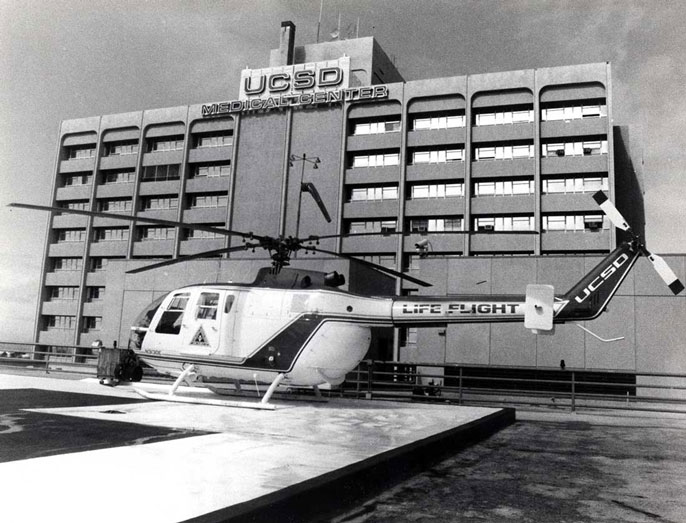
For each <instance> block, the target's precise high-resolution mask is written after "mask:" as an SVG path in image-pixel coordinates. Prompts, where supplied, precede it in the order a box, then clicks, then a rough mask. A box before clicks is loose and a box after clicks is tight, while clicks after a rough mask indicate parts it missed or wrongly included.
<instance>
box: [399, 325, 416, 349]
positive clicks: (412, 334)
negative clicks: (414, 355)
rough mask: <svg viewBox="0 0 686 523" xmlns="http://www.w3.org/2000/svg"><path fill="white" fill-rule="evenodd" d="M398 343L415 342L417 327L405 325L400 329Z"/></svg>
mask: <svg viewBox="0 0 686 523" xmlns="http://www.w3.org/2000/svg"><path fill="white" fill-rule="evenodd" d="M400 344H401V345H402V346H404V347H405V346H407V345H416V344H417V327H405V328H402V329H400Z"/></svg>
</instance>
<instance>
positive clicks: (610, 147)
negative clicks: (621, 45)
mask: <svg viewBox="0 0 686 523" xmlns="http://www.w3.org/2000/svg"><path fill="white" fill-rule="evenodd" d="M605 78H606V80H605V105H607V185H608V188H609V189H610V200H611V201H612V202H615V201H616V200H615V198H616V196H617V193H616V191H615V142H614V133H613V132H612V124H613V118H612V113H613V111H612V102H613V96H612V71H611V65H610V62H606V63H605ZM616 246H617V228H616V227H610V246H609V249H610V250H613V249H614V248H615V247H616Z"/></svg>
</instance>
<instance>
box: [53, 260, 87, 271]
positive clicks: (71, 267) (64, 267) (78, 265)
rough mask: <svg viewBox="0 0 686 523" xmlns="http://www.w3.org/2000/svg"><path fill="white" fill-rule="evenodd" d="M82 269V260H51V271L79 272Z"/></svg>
mask: <svg viewBox="0 0 686 523" xmlns="http://www.w3.org/2000/svg"><path fill="white" fill-rule="evenodd" d="M82 268H83V259H82V258H53V259H52V270H53V271H80V270H81V269H82Z"/></svg>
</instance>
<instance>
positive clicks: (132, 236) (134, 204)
mask: <svg viewBox="0 0 686 523" xmlns="http://www.w3.org/2000/svg"><path fill="white" fill-rule="evenodd" d="M144 123H145V111H141V123H140V125H139V128H140V130H141V135H140V137H139V138H138V159H137V161H136V173H135V174H136V176H135V181H134V186H133V196H131V216H136V215H137V214H138V203H139V202H138V200H139V197H140V191H141V181H142V179H143V155H144V154H145V150H144V147H145V131H146V127H144V125H143V124H144ZM135 241H136V223H135V222H131V227H130V228H129V244H128V245H127V246H126V259H127V260H130V259H131V258H133V244H134V242H135Z"/></svg>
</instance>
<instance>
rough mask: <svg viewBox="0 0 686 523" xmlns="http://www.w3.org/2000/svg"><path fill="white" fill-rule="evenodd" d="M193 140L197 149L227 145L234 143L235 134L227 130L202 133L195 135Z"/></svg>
mask: <svg viewBox="0 0 686 523" xmlns="http://www.w3.org/2000/svg"><path fill="white" fill-rule="evenodd" d="M193 140H194V142H193V145H194V147H195V148H196V149H203V148H205V147H224V146H225V145H233V134H231V133H227V132H221V133H208V134H201V135H197V136H195V137H194V138H193Z"/></svg>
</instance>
